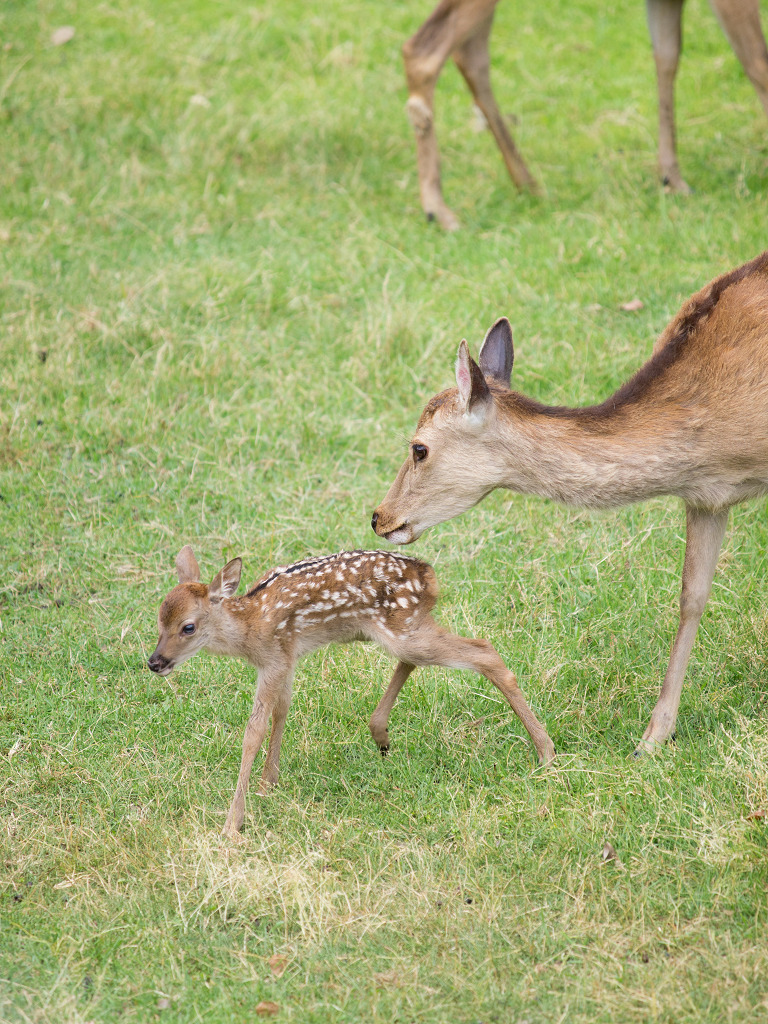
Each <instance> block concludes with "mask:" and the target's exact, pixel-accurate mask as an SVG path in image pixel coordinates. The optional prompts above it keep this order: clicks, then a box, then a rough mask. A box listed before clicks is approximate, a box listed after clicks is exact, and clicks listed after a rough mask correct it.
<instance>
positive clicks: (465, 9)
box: [403, 0, 768, 230]
mask: <svg viewBox="0 0 768 1024" xmlns="http://www.w3.org/2000/svg"><path fill="white" fill-rule="evenodd" d="M683 2H684V0H646V8H647V14H648V27H649V29H650V34H651V42H652V44H653V53H654V58H655V61H656V77H657V83H658V95H659V172H660V174H661V178H662V180H663V182H664V184H665V185H666V187H667V188H668V189H670V190H672V191H678V192H688V191H690V189H689V188H688V186H687V184H686V183H685V181H684V180H683V177H682V175H681V173H680V167H679V166H678V162H677V151H676V145H675V106H674V86H675V75H676V74H677V65H678V61H679V58H680V49H681V42H682V29H681V24H682V12H683ZM497 3H498V0H442V2H441V3H439V4H438V6H437V7H436V8H435V10H434V11H433V12H432V14H431V15H430V16H429V18H427V20H426V21H425V22H424V24H423V25H422V26H421V28H420V29H419V30H418V32H416V34H415V35H414V36H412V37H411V38H410V39H409V40H408V41H407V42H406V43H405V45H404V46H403V58H404V61H405V73H406V78H407V82H408V103H407V111H408V116H409V117H410V120H411V124H412V125H413V129H414V132H415V134H416V152H417V160H418V169H419V189H420V192H421V205H422V207H423V209H424V212H425V213H426V215H427V218H428V219H429V220H433V219H436V220H437V221H438V222H439V223H440V225H441V226H442V227H444V228H447V229H448V230H452V229H454V228H457V227H458V224H459V222H458V220H457V218H456V216H455V215H454V213H453V212H452V211H451V210H450V209H449V208H448V206H446V204H445V201H444V199H443V193H442V188H441V185H440V158H439V154H438V148H437V136H436V135H435V127H434V113H433V109H434V108H433V100H434V92H435V85H436V83H437V79H438V77H439V75H440V72H441V70H442V67H443V65H444V64H445V62H446V60H448V58H449V57H453V59H454V61H455V62H456V65H457V67H458V69H459V71H460V72H461V74H462V75H463V76H464V78H465V80H466V82H467V85H468V86H469V88H470V90H471V92H472V95H473V96H474V98H475V103H476V104H477V106H478V107H479V108H480V110H482V112H483V114H484V115H485V119H486V121H487V122H488V126H489V128H490V129H491V131H492V132H493V135H494V138H495V139H496V142H497V144H498V147H499V149H500V150H501V155H502V157H503V158H504V163H505V164H506V166H507V170H508V171H509V174H510V176H511V178H512V181H513V182H514V183H515V185H517V187H518V188H521V189H524V188H527V189H535V188H536V183H535V181H534V179H533V177H532V175H531V173H530V172H529V170H528V168H527V167H526V165H525V161H524V160H523V158H522V156H521V155H520V153H519V151H518V149H517V147H516V146H515V143H514V141H513V139H512V136H511V135H510V133H509V131H508V129H507V126H506V123H505V120H504V118H503V116H502V115H501V113H500V111H499V108H498V106H497V104H496V100H495V98H494V95H493V91H492V89H491V81H490V57H489V55H488V40H489V38H490V34H491V27H492V25H493V14H494V10H495V8H496V4H497ZM710 3H711V5H712V7H713V9H714V11H715V14H716V15H717V17H718V19H719V21H720V24H721V26H722V28H723V31H724V32H725V34H726V36H727V37H728V39H729V41H730V43H731V46H732V47H733V50H734V52H735V53H736V56H737V57H738V58H739V60H740V61H741V63H742V65H743V66H744V70H745V71H746V73H747V75H748V76H749V78H750V80H751V81H752V84H753V85H754V87H755V89H756V90H757V95H758V97H759V98H760V102H761V103H762V105H763V108H764V109H765V112H766V114H768V50H766V45H765V39H764V37H763V33H762V29H761V27H760V13H759V7H758V3H759V0H710Z"/></svg>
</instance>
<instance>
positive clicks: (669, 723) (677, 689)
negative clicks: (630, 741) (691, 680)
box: [637, 508, 728, 753]
mask: <svg viewBox="0 0 768 1024" xmlns="http://www.w3.org/2000/svg"><path fill="white" fill-rule="evenodd" d="M727 522H728V510H727V509H725V510H724V511H720V512H706V511H703V510H701V509H695V508H688V509H687V512H686V542H685V561H684V563H683V587H682V592H681V594H680V625H679V627H678V630H677V636H676V637H675V642H674V644H673V645H672V653H671V654H670V658H669V667H668V668H667V674H666V675H665V677H664V683H663V685H662V687H661V693H660V694H659V699H658V701H657V702H656V707H655V708H654V709H653V714H652V715H651V721H650V723H649V725H648V728H647V729H646V730H645V732H644V733H643V738H642V740H641V741H640V746H639V747H638V751H637V752H638V753H639V752H641V750H642V749H643V748H644V749H646V750H652V749H653V747H654V746H655V745H657V744H661V743H665V742H666V741H667V739H669V737H670V736H671V735H672V733H673V731H674V728H675V721H676V719H677V709H678V707H679V706H680V693H681V691H682V688H683V680H684V678H685V670H686V668H687V667H688V659H689V658H690V656H691V649H692V648H693V641H694V640H695V638H696V630H697V629H698V627H699V621H700V619H701V616H702V613H703V612H704V608H705V606H706V603H707V600H708V598H709V592H710V590H711V589H712V580H713V578H714V575H715V566H716V565H717V559H718V555H719V554H720V548H721V547H722V544H723V536H724V534H725V527H726V524H727Z"/></svg>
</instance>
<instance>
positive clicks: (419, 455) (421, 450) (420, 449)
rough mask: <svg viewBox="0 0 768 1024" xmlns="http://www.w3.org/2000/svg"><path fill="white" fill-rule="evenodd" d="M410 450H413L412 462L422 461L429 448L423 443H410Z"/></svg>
mask: <svg viewBox="0 0 768 1024" xmlns="http://www.w3.org/2000/svg"><path fill="white" fill-rule="evenodd" d="M411 451H412V452H413V461H414V462H423V461H424V459H426V457H427V455H429V448H427V446H426V445H425V444H412V445H411Z"/></svg>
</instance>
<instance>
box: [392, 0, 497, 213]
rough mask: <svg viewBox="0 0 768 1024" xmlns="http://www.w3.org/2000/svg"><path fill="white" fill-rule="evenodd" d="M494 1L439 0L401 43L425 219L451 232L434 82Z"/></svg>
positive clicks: (484, 16) (407, 105)
mask: <svg viewBox="0 0 768 1024" xmlns="http://www.w3.org/2000/svg"><path fill="white" fill-rule="evenodd" d="M497 2H498V0H442V2H441V3H439V4H438V6H437V7H436V8H435V10H434V11H433V12H432V13H431V14H430V16H429V17H428V18H427V20H426V21H425V22H424V24H423V25H422V26H421V28H420V29H419V30H418V32H416V33H415V34H414V35H413V36H411V38H410V39H409V40H408V41H407V42H406V43H405V44H404V46H403V61H404V62H405V77H406V80H407V82H408V102H407V104H406V110H407V111H408V117H409V118H410V121H411V124H412V125H413V130H414V133H415V135H416V158H417V163H418V170H419V191H420V193H421V205H422V208H423V210H424V213H425V214H426V215H427V220H437V222H438V223H439V224H440V226H441V227H443V228H445V229H446V230H448V231H455V230H456V228H458V226H459V221H458V218H457V217H456V215H455V214H454V213H453V211H452V210H451V209H449V207H448V206H446V205H445V200H444V199H443V190H442V186H441V184H440V153H439V151H438V148H437V135H436V134H435V119H434V96H435V85H436V83H437V79H438V78H439V77H440V72H441V71H442V69H443V65H444V64H445V62H446V61H447V60H448V58H449V57H450V55H451V53H452V52H453V51H454V50H455V49H456V47H457V46H458V45H459V44H460V43H461V41H462V40H463V39H465V38H466V37H467V36H468V35H471V34H472V33H473V32H474V31H475V28H476V26H477V24H478V23H480V22H482V21H484V20H485V19H486V18H487V17H488V15H489V14H492V13H493V9H494V7H495V6H496V4H497Z"/></svg>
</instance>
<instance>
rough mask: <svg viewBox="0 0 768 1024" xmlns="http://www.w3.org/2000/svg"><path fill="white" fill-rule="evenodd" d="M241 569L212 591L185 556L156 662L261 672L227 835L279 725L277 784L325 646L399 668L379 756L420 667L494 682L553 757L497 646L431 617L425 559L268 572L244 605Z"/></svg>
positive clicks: (161, 624)
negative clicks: (223, 661) (299, 687)
mask: <svg viewBox="0 0 768 1024" xmlns="http://www.w3.org/2000/svg"><path fill="white" fill-rule="evenodd" d="M241 571H242V562H241V560H240V559H239V558H233V559H232V561H231V562H227V564H226V565H225V566H224V568H223V569H222V570H221V572H219V573H217V574H216V576H215V577H214V578H213V580H212V581H211V583H210V584H208V585H206V584H204V583H201V582H200V569H199V567H198V564H197V560H196V559H195V556H194V554H193V553H192V548H190V547H189V545H186V546H185V547H183V548H182V549H181V551H180V552H179V554H178V556H177V558H176V572H177V573H178V577H179V584H178V586H176V587H174V588H173V590H171V592H170V593H169V594H168V595H167V597H166V598H165V600H164V601H163V603H162V605H161V606H160V612H159V614H158V629H159V634H160V635H159V637H158V641H157V646H156V648H155V650H154V652H153V653H152V655H151V657H150V658H149V661H148V662H147V665H148V666H149V668H150V669H151V670H152V671H153V672H157V673H158V675H161V676H167V675H168V674H169V673H170V672H172V671H173V670H174V668H176V666H177V665H181V664H182V662H184V661H187V660H188V659H189V658H191V657H192V656H193V655H195V654H197V652H198V651H210V652H211V653H212V654H224V655H229V656H230V657H233V658H245V659H246V660H247V661H249V662H250V663H251V664H252V665H255V666H256V667H257V668H258V670H259V678H258V684H257V686H256V696H255V698H254V701H253V710H252V712H251V716H250V718H249V719H248V724H247V725H246V727H245V735H244V736H243V756H242V760H241V762H240V774H239V776H238V779H237V787H236V789H235V795H234V797H233V799H232V804H231V806H230V809H229V814H228V815H227V820H226V823H225V825H224V832H225V833H232V832H236V831H238V830H239V829H241V828H242V826H243V818H244V815H245V794H246V791H247V789H248V781H249V779H250V775H251V768H252V767H253V761H254V758H255V757H256V754H257V753H258V752H259V748H260V747H261V745H262V743H263V741H264V737H265V735H266V732H267V726H268V725H269V720H270V717H271V719H272V731H271V733H270V737H269V746H268V748H267V757H266V760H265V762H264V771H263V773H262V776H261V791H262V793H263V792H266V790H267V789H268V788H269V787H270V786H272V785H274V784H275V783H276V782H277V778H278V770H279V763H280V744H281V742H282V738H283V729H284V727H285V719H286V716H287V714H288V708H289V707H290V704H291V693H292V685H293V673H294V669H295V667H296V662H297V661H298V660H299V658H301V657H302V656H303V655H304V654H308V653H309V652H310V651H314V650H315V649H316V648H318V647H322V646H323V645H324V644H329V643H334V642H335V643H344V642H348V641H350V640H375V641H376V642H377V643H379V644H381V646H382V647H384V648H385V650H387V651H389V652H390V653H391V654H393V655H394V656H395V657H396V658H397V659H398V663H397V666H396V668H395V671H394V674H393V675H392V679H391V681H390V684H389V686H388V687H387V689H386V692H385V693H384V696H383V697H382V698H381V700H380V701H379V703H378V705H377V707H376V710H375V711H374V713H373V715H372V716H371V721H370V730H371V735H372V736H373V738H374V740H375V741H376V744H377V745H378V747H379V750H380V751H381V752H382V754H386V753H387V751H388V750H389V731H388V728H387V725H388V721H389V714H390V712H391V711H392V708H393V706H394V703H395V700H396V699H397V695H398V694H399V693H400V690H401V689H402V687H403V684H404V683H405V681H406V679H408V677H409V676H410V674H411V672H413V670H414V668H415V667H416V666H417V665H445V666H448V667H451V668H462V669H472V670H474V671H475V672H479V673H480V674H481V675H483V676H485V677H486V679H488V680H490V682H492V683H493V684H494V686H496V687H497V688H498V689H499V690H500V692H501V693H502V694H503V695H504V697H505V698H506V700H507V702H508V703H509V705H510V707H511V708H512V710H513V711H514V712H515V714H516V715H517V716H518V718H519V719H520V721H521V722H522V723H523V725H524V726H525V728H526V730H527V731H528V734H529V736H530V737H531V740H532V741H533V745H534V747H535V748H536V753H537V754H538V756H539V761H540V762H541V763H542V764H548V763H549V762H551V761H552V760H553V759H554V756H555V748H554V747H553V745H552V741H551V740H550V738H549V736H548V735H547V733H546V731H545V730H544V727H543V726H542V725H541V723H540V722H539V721H538V719H537V718H536V716H535V715H534V713H533V712H532V711H531V709H530V708H529V707H528V705H527V704H526V702H525V698H524V697H523V694H522V693H521V691H520V688H519V687H518V685H517V680H516V679H515V676H514V674H513V673H512V672H510V671H509V669H508V668H507V667H506V665H505V664H504V662H503V661H502V660H501V658H500V657H499V655H498V654H497V652H496V650H495V649H494V648H493V646H492V645H491V644H490V643H488V641H487V640H480V639H473V638H469V637H463V636H457V635H456V634H455V633H450V632H449V631H448V630H447V629H443V627H442V626H439V625H438V624H437V623H436V622H435V620H434V619H433V618H432V615H431V614H430V613H431V611H432V609H433V608H434V605H435V602H436V601H437V593H438V584H437V578H436V576H435V572H434V569H433V568H432V566H430V565H427V564H426V562H421V561H419V560H418V559H417V558H409V557H408V556H407V555H399V554H394V553H390V552H386V551H342V552H340V553H339V554H336V555H324V556H320V557H318V558H308V559H306V560H305V561H303V562H294V563H293V565H283V566H280V567H279V568H277V569H271V570H270V571H269V572H268V573H265V574H264V576H262V578H261V579H260V580H259V581H258V582H257V583H254V585H253V586H252V587H250V588H249V590H248V592H247V593H246V594H245V595H244V596H243V597H236V596H235V594H236V592H237V588H238V586H239V585H240V574H241Z"/></svg>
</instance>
